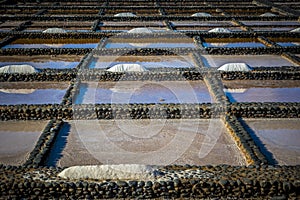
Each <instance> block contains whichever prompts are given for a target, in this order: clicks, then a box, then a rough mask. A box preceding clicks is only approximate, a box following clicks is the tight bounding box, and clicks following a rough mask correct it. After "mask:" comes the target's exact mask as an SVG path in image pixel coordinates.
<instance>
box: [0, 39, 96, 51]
mask: <svg viewBox="0 0 300 200" xmlns="http://www.w3.org/2000/svg"><path fill="white" fill-rule="evenodd" d="M98 42H99V40H96V39H78V40H74V39H43V40H41V39H17V40H15V41H13V42H12V43H11V44H8V45H6V46H4V47H2V49H10V48H24V49H28V48H95V47H97V45H98Z"/></svg>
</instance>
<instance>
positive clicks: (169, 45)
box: [105, 42, 196, 48]
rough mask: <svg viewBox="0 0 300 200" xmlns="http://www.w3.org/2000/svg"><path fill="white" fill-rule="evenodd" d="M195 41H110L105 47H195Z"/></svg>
mask: <svg viewBox="0 0 300 200" xmlns="http://www.w3.org/2000/svg"><path fill="white" fill-rule="evenodd" d="M195 47H196V46H195V44H194V43H134V42H133V43H108V44H106V45H105V48H195Z"/></svg>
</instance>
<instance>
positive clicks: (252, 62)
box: [201, 54, 295, 67]
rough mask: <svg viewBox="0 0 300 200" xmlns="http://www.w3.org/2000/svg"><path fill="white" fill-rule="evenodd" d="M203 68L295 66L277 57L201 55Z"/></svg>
mask: <svg viewBox="0 0 300 200" xmlns="http://www.w3.org/2000/svg"><path fill="white" fill-rule="evenodd" d="M201 59H202V62H203V64H204V66H205V67H220V66H222V65H224V64H226V63H241V62H242V63H246V64H248V65H249V66H251V67H261V66H264V67H280V66H295V64H294V63H292V62H290V61H288V60H287V59H285V58H283V57H281V56H279V55H267V54H266V55H201Z"/></svg>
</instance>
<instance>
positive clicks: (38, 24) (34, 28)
mask: <svg viewBox="0 0 300 200" xmlns="http://www.w3.org/2000/svg"><path fill="white" fill-rule="evenodd" d="M92 26H93V23H92V22H89V21H81V22H80V23H78V22H76V21H69V20H68V21H32V23H31V25H30V26H28V27H27V28H26V29H25V30H24V31H25V32H41V31H44V30H46V29H48V28H62V29H64V30H66V31H67V32H69V31H77V32H87V31H91V27H92Z"/></svg>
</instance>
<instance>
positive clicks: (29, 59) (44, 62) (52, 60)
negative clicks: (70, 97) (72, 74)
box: [0, 55, 83, 69]
mask: <svg viewBox="0 0 300 200" xmlns="http://www.w3.org/2000/svg"><path fill="white" fill-rule="evenodd" d="M82 57H83V56H77V55H76V56H75V55H57V56H49V55H37V56H0V67H2V66H5V65H24V64H26V65H31V66H33V67H35V68H38V69H45V68H50V69H72V68H75V67H76V66H77V65H78V64H79V62H80V60H81V59H82Z"/></svg>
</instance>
